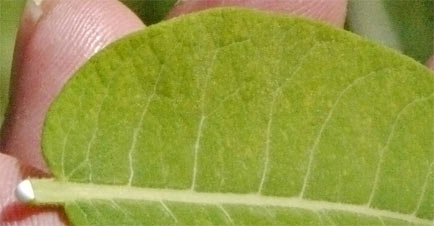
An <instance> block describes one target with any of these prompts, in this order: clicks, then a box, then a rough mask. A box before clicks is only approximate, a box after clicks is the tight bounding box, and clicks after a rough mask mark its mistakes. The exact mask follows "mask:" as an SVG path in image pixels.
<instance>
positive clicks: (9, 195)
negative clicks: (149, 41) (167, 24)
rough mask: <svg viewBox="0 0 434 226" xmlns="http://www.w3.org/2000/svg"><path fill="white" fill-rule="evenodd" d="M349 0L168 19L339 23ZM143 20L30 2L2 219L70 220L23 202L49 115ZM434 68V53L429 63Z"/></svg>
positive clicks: (63, 2) (7, 131)
mask: <svg viewBox="0 0 434 226" xmlns="http://www.w3.org/2000/svg"><path fill="white" fill-rule="evenodd" d="M346 4H347V2H346V0H281V1H276V0H186V1H182V2H181V3H179V4H178V5H177V6H176V7H175V8H174V9H173V10H172V11H171V12H170V13H169V16H168V17H175V16H178V15H182V14H186V13H190V12H194V11H198V10H202V9H206V8H210V7H216V6H228V5H237V6H245V7H250V8H257V9H262V10H268V11H277V12H281V13H288V14H299V15H304V16H306V17H310V18H314V19H317V20H321V21H324V22H326V23H329V24H332V25H334V26H336V27H339V28H342V27H343V25H344V21H345V15H346ZM143 28H145V25H144V24H143V23H142V22H141V21H140V19H139V18H137V17H136V16H135V15H134V14H133V13H132V12H131V11H130V10H129V9H127V8H126V7H125V6H123V5H122V4H121V3H120V2H119V1H117V0H98V1H96V0H45V1H44V0H42V1H41V0H30V2H29V3H28V4H27V6H26V9H25V12H24V15H23V18H22V22H21V28H20V31H19V36H18V40H17V49H16V53H15V58H14V68H13V78H12V84H11V86H12V88H11V96H12V97H11V100H10V105H9V109H8V114H7V118H6V121H5V125H4V127H3V128H2V132H1V140H0V150H1V152H2V153H0V223H1V225H5V226H8V225H14V226H19V225H23V226H24V225H25V226H37V225H53V226H58V225H68V223H67V221H66V220H65V217H64V214H63V213H62V210H61V209H59V208H56V207H51V208H37V209H32V208H30V207H27V206H24V205H22V204H20V203H19V202H18V201H17V200H16V198H15V197H14V195H13V190H14V189H15V187H16V186H17V184H18V183H19V181H21V180H22V179H23V178H26V177H29V176H41V175H49V170H48V169H47V167H46V165H45V163H44V161H43V159H42V156H41V150H40V140H41V129H42V123H43V120H44V116H45V113H46V111H47V108H48V107H49V105H50V103H51V102H52V100H53V98H54V97H55V96H56V95H57V94H58V92H59V91H60V89H61V87H62V86H63V84H64V83H65V82H66V81H67V80H68V78H69V77H70V76H71V75H72V74H73V73H74V72H75V71H76V70H77V69H78V68H79V67H80V65H82V64H83V63H84V62H85V61H86V60H87V59H88V58H89V57H91V56H92V55H93V54H95V53H96V52H98V51H99V50H100V49H101V48H103V47H104V46H106V45H107V44H109V43H111V42H113V41H114V40H116V39H118V38H120V37H122V36H124V35H126V34H128V33H131V32H134V31H137V30H139V29H143ZM427 66H428V67H430V68H432V69H434V57H431V58H430V60H428V62H427Z"/></svg>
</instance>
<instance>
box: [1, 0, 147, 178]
mask: <svg viewBox="0 0 434 226" xmlns="http://www.w3.org/2000/svg"><path fill="white" fill-rule="evenodd" d="M143 27H144V25H143V23H142V22H141V21H140V20H139V19H138V18H137V17H136V16H135V15H134V14H133V13H132V12H131V11H130V10H129V9H128V8H126V7H125V6H124V5H122V4H121V3H120V2H119V1H117V0H105V1H95V0H73V1H72V0H71V1H62V0H28V3H27V6H26V10H25V13H24V15H23V18H22V23H21V28H20V31H19V36H18V39H17V44H16V52H15V56H14V67H13V75H12V80H11V99H10V101H9V106H8V112H7V115H6V120H5V123H4V125H3V128H2V132H1V137H0V150H2V151H3V152H5V153H8V154H11V155H13V156H15V157H17V158H18V159H20V160H22V161H24V162H25V163H27V164H31V165H33V166H35V167H38V168H40V169H44V170H45V171H47V169H46V166H45V163H44V161H43V158H42V155H41V152H40V139H41V130H42V124H43V121H44V117H45V113H46V111H47V109H48V107H49V105H50V103H51V102H52V101H53V99H54V98H55V96H56V95H57V93H58V92H59V91H60V89H61V88H62V86H63V85H64V83H65V82H66V81H67V80H68V79H69V77H70V76H71V75H72V74H73V73H74V71H75V70H77V68H78V67H79V66H80V65H81V64H82V63H83V62H85V61H86V60H87V59H88V58H89V57H90V56H92V55H93V54H94V53H96V52H97V51H99V50H100V49H101V48H103V47H104V46H106V45H107V44H108V43H110V42H112V41H114V40H116V39H118V38H119V37H121V36H124V35H125V34H128V33H130V32H132V31H135V30H138V29H141V28H143Z"/></svg>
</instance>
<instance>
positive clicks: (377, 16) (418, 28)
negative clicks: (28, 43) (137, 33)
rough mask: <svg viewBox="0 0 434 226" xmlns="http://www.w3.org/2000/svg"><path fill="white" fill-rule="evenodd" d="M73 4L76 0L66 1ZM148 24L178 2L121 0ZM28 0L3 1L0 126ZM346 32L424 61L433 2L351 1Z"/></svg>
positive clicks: (431, 34) (431, 37) (430, 49)
mask: <svg viewBox="0 0 434 226" xmlns="http://www.w3.org/2000/svg"><path fill="white" fill-rule="evenodd" d="M64 1H74V0H64ZM121 1H123V2H124V3H126V4H127V5H128V6H129V7H130V8H132V9H133V11H135V12H136V13H137V14H138V15H139V16H140V17H141V18H142V19H143V21H145V23H147V24H153V23H156V22H158V21H159V20H161V19H162V18H163V17H164V15H165V14H166V12H167V11H168V10H169V9H170V8H171V7H172V6H173V5H174V4H175V3H176V2H177V1H176V0H121ZM24 4H25V0H0V124H1V122H2V121H3V118H4V112H5V109H6V105H7V100H8V92H9V78H10V70H11V62H12V55H13V49H14V43H15V36H16V32H17V29H18V24H19V17H20V14H21V11H22V9H23V6H24ZM345 27H346V29H348V30H350V31H353V32H355V33H358V34H360V35H362V36H364V37H366V38H368V39H371V40H374V41H377V42H378V43H381V44H384V45H387V46H390V47H392V48H395V49H397V50H399V51H400V52H402V53H404V54H407V55H408V56H411V57H413V58H414V59H416V60H418V61H420V62H422V63H423V62H425V61H426V60H427V59H428V58H429V56H430V55H431V54H432V53H434V0H350V2H349V4H348V17H347V21H346V25H345Z"/></svg>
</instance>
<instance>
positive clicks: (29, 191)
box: [15, 180, 35, 203]
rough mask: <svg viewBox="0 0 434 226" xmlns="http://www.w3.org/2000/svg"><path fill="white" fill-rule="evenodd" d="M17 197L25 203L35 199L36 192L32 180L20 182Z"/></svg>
mask: <svg viewBox="0 0 434 226" xmlns="http://www.w3.org/2000/svg"><path fill="white" fill-rule="evenodd" d="M15 197H17V199H18V200H19V201H20V202H23V203H28V202H31V201H33V200H34V199H35V193H34V191H33V187H32V183H30V180H23V181H21V182H20V183H19V184H18V186H17V188H16V189H15Z"/></svg>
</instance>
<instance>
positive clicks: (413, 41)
mask: <svg viewBox="0 0 434 226" xmlns="http://www.w3.org/2000/svg"><path fill="white" fill-rule="evenodd" d="M347 19H348V21H347V24H348V28H349V29H350V30H351V31H353V32H355V33H357V34H360V35H362V36H366V37H368V38H370V39H372V40H375V41H377V42H379V43H382V44H385V45H388V46H390V47H393V48H395V49H397V50H399V51H401V52H402V53H404V54H406V55H408V56H411V57H413V58H415V59H416V60H418V61H420V62H422V63H424V62H425V61H426V60H428V58H429V57H430V56H431V55H432V54H433V53H434V1H432V0H374V1H363V0H351V1H349V7H348V18H347Z"/></svg>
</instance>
